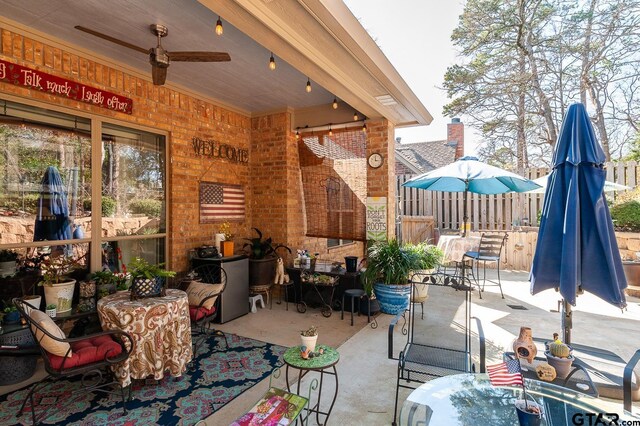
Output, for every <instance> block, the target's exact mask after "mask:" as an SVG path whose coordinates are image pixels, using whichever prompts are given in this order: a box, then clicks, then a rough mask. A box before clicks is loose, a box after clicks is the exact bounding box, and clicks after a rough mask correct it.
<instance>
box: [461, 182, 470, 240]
mask: <svg viewBox="0 0 640 426" xmlns="http://www.w3.org/2000/svg"><path fill="white" fill-rule="evenodd" d="M468 194H469V191H467V189H466V188H465V190H464V198H463V201H462V236H463V237H466V236H467V220H469V217H468V216H467V195H468Z"/></svg>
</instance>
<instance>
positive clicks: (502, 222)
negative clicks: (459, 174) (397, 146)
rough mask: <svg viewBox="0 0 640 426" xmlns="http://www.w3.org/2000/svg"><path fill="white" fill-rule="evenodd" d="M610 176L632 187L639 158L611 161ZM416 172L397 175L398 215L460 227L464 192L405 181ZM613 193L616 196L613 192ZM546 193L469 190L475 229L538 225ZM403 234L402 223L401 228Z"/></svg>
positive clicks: (535, 173) (537, 173) (537, 171)
mask: <svg viewBox="0 0 640 426" xmlns="http://www.w3.org/2000/svg"><path fill="white" fill-rule="evenodd" d="M606 170H607V180H609V181H611V182H615V183H619V184H622V185H627V186H630V187H636V186H638V184H640V182H639V181H640V172H639V170H638V165H637V163H636V162H635V161H629V162H626V163H607V164H606ZM547 173H548V169H544V168H532V169H527V170H526V172H525V174H524V175H525V176H526V177H527V178H528V179H536V178H538V177H541V176H544V175H545V174H547ZM412 177H414V175H399V176H397V187H396V194H397V197H398V205H397V206H398V211H397V215H398V216H399V217H401V218H402V219H403V220H404V219H405V218H406V217H407V216H432V217H433V220H434V227H435V228H440V229H442V228H445V229H446V228H448V229H460V227H461V226H462V220H463V216H464V215H463V212H462V205H463V195H464V194H463V193H462V192H439V191H427V190H424V189H417V188H407V187H404V186H402V184H403V183H405V182H406V181H408V180H409V179H411V178H412ZM612 196H614V195H613V194H612ZM543 198H544V194H531V193H524V194H518V193H509V194H498V195H478V194H471V193H469V195H468V198H467V201H468V202H467V216H468V217H469V223H470V225H471V230H504V231H508V230H511V229H514V228H517V227H520V226H527V225H537V217H538V213H539V212H540V211H541V210H542V202H543ZM397 231H398V233H399V235H400V236H401V238H402V237H403V234H402V231H403V228H402V226H399V229H398V230H397Z"/></svg>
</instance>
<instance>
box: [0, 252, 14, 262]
mask: <svg viewBox="0 0 640 426" xmlns="http://www.w3.org/2000/svg"><path fill="white" fill-rule="evenodd" d="M16 260H18V253H17V252H15V251H13V250H0V262H14V261H16Z"/></svg>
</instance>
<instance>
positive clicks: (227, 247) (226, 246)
mask: <svg viewBox="0 0 640 426" xmlns="http://www.w3.org/2000/svg"><path fill="white" fill-rule="evenodd" d="M221 244H222V255H223V256H224V257H229V256H233V241H222V243H221Z"/></svg>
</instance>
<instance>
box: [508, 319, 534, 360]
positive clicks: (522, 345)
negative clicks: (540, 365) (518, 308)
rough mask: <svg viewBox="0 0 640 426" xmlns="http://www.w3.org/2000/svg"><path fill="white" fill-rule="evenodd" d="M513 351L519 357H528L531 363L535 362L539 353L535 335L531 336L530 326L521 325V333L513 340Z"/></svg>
mask: <svg viewBox="0 0 640 426" xmlns="http://www.w3.org/2000/svg"><path fill="white" fill-rule="evenodd" d="M513 353H514V354H516V356H517V357H518V358H522V359H526V360H527V361H528V362H529V363H531V362H533V358H535V356H536V354H537V353H538V348H536V345H535V343H533V337H532V336H531V329H530V328H529V327H520V335H519V336H518V338H517V339H516V340H515V342H513Z"/></svg>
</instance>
